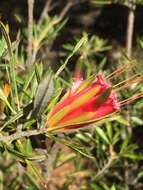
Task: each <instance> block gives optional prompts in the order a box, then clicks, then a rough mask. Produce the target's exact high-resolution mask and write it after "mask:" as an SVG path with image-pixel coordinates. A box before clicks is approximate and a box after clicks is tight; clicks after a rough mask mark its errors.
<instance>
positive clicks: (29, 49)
mask: <svg viewBox="0 0 143 190" xmlns="http://www.w3.org/2000/svg"><path fill="white" fill-rule="evenodd" d="M33 8H34V0H28V46H27V52H28V59H27V67H28V68H29V67H31V65H32V40H33Z"/></svg>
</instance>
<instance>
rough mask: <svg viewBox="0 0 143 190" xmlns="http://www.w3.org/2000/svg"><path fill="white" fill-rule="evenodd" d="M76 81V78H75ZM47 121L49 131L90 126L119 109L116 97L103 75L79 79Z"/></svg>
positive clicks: (51, 112)
mask: <svg viewBox="0 0 143 190" xmlns="http://www.w3.org/2000/svg"><path fill="white" fill-rule="evenodd" d="M76 79H77V78H76ZM76 79H75V80H74V83H73V86H72V88H71V89H70V90H68V92H67V93H66V94H65V96H64V97H63V98H62V99H61V101H60V102H59V103H58V104H57V105H56V106H55V107H54V109H53V110H51V111H50V113H49V114H48V117H47V127H48V128H58V127H59V128H62V127H63V128H64V129H65V130H68V129H73V128H79V127H83V126H87V125H89V124H92V123H94V122H95V121H99V120H100V119H102V118H103V117H106V116H109V115H110V114H112V113H114V112H116V111H118V110H119V109H120V104H119V102H118V99H117V95H116V93H115V92H114V90H113V89H112V87H111V86H110V84H109V83H108V82H106V80H105V78H104V76H103V75H102V74H99V75H97V76H96V77H95V76H91V77H90V78H89V79H87V80H83V78H82V77H81V78H80V77H79V75H78V80H76Z"/></svg>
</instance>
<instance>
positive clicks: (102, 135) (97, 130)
mask: <svg viewBox="0 0 143 190" xmlns="http://www.w3.org/2000/svg"><path fill="white" fill-rule="evenodd" d="M95 130H96V132H97V133H98V135H99V136H100V137H101V138H102V140H103V141H104V142H106V143H107V144H110V142H109V139H108V137H107V136H106V134H105V132H104V131H103V130H102V129H101V127H98V126H97V127H96V128H95Z"/></svg>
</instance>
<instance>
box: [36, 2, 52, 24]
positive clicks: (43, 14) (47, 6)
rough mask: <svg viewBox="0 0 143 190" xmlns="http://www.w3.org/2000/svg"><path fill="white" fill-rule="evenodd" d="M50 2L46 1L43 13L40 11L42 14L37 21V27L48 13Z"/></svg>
mask: <svg viewBox="0 0 143 190" xmlns="http://www.w3.org/2000/svg"><path fill="white" fill-rule="evenodd" d="M51 2H52V0H47V1H46V3H45V6H44V8H43V11H42V13H41V15H40V18H39V21H38V25H41V23H42V21H43V18H44V17H45V15H46V14H47V12H48V11H49V9H50V5H51Z"/></svg>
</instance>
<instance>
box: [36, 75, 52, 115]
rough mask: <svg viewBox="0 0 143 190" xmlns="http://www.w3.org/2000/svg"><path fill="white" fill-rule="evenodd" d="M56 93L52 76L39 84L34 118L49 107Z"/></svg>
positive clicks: (48, 76)
mask: <svg viewBox="0 0 143 190" xmlns="http://www.w3.org/2000/svg"><path fill="white" fill-rule="evenodd" d="M53 92H54V82H53V76H52V74H49V75H47V76H46V77H45V78H44V79H43V80H42V81H41V82H40V84H39V86H38V89H37V93H36V96H35V100H34V110H33V114H34V116H40V114H41V113H42V112H43V110H44V109H45V107H47V105H48V103H49V101H50V99H51V97H52V95H53Z"/></svg>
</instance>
